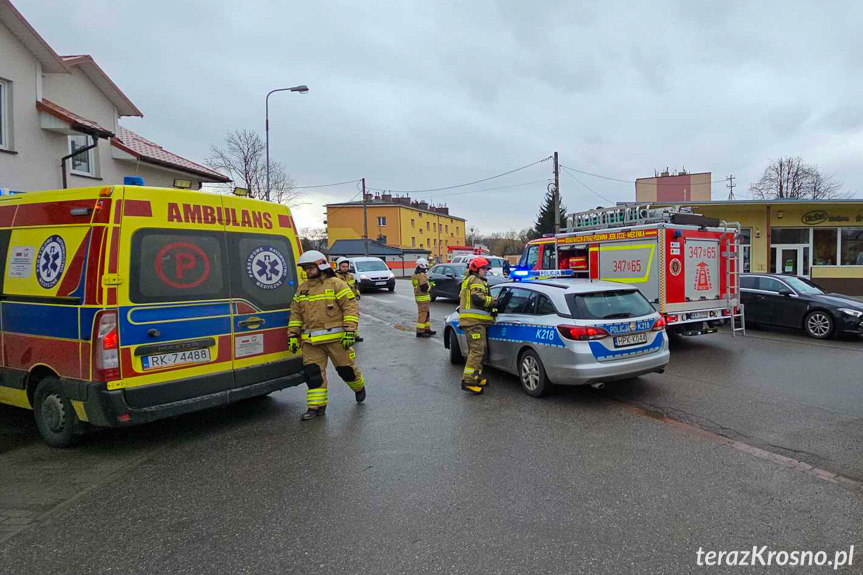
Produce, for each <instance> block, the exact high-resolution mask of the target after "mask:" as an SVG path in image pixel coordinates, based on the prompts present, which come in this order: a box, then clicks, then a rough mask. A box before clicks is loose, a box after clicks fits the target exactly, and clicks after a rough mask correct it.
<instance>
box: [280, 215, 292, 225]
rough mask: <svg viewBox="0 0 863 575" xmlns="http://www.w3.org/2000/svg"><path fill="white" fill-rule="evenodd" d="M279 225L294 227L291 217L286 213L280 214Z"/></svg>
mask: <svg viewBox="0 0 863 575" xmlns="http://www.w3.org/2000/svg"><path fill="white" fill-rule="evenodd" d="M279 227H280V228H292V227H293V226H292V225H291V218H290V217H288V216H286V215H285V214H279Z"/></svg>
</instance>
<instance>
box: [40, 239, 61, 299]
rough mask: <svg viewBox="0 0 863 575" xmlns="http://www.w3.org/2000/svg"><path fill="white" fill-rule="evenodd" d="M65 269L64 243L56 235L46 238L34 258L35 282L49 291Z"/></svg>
mask: <svg viewBox="0 0 863 575" xmlns="http://www.w3.org/2000/svg"><path fill="white" fill-rule="evenodd" d="M65 267H66V242H64V241H63V238H61V237H60V236H58V235H53V236H48V239H46V240H45V241H44V242H43V243H42V247H40V248H39V254H38V255H37V256H36V280H37V281H38V282H39V285H40V286H42V287H43V288H45V289H51V288H52V287H54V286H55V285H57V282H58V281H60V277H61V276H62V275H63V269H64V268H65Z"/></svg>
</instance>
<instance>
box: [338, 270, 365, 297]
mask: <svg viewBox="0 0 863 575" xmlns="http://www.w3.org/2000/svg"><path fill="white" fill-rule="evenodd" d="M336 277H337V278H339V279H340V280H342V281H343V282H345V283H346V284H348V287H349V288H351V291H352V292H354V295H359V293H360V288H358V287H357V280H356V279H354V274H352V273H351V272H340V271H337V272H336Z"/></svg>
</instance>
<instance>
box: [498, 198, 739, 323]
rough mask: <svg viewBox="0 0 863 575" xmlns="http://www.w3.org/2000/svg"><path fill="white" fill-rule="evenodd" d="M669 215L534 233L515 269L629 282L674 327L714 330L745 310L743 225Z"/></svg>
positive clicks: (522, 274)
mask: <svg viewBox="0 0 863 575" xmlns="http://www.w3.org/2000/svg"><path fill="white" fill-rule="evenodd" d="M701 217H702V216H694V215H690V214H685V217H679V218H678V219H681V220H683V221H687V222H697V221H698V218H701ZM669 219H670V220H671V221H667V222H653V223H650V224H644V225H627V226H623V227H621V226H614V227H609V228H597V229H586V230H579V231H573V232H566V233H561V234H558V235H556V236H553V237H544V238H540V239H536V240H532V241H530V242H528V243H527V245H526V246H525V249H524V252H523V254H522V257H521V261H520V262H519V265H518V266H517V267H516V268H515V270H514V271H513V273H512V276H513V277H514V278H516V279H527V278H531V277H543V276H549V275H572V276H575V277H583V278H591V279H596V280H605V281H616V282H621V283H626V284H630V285H633V286H635V287H637V288H638V289H639V291H641V293H642V294H643V295H644V296H645V297H646V298H647V299H648V300H649V301H650V302H651V303H652V304H653V305H654V307H655V308H656V310H657V311H659V312H660V313H662V314H664V316H665V318H666V320H667V322H668V330H669V331H670V332H674V333H680V334H682V335H699V334H703V333H712V332H715V331H717V329H718V327H719V326H721V325H723V324H725V323H727V321H728V320H729V319H731V318H732V317H740V313H741V310H742V306H739V297H740V296H739V291H738V283H739V282H738V281H737V277H738V275H737V274H738V269H739V261H738V257H737V256H738V252H739V249H738V248H739V245H738V242H739V227H738V226H737V225H736V224H726V225H721V226H717V225H698V224H697V223H694V224H684V223H675V222H674V221H673V219H674V218H669ZM705 222H708V223H710V224H716V223H718V222H712V221H709V220H706V219H705ZM737 331H740V330H737Z"/></svg>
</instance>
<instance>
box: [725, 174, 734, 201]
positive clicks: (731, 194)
mask: <svg viewBox="0 0 863 575" xmlns="http://www.w3.org/2000/svg"><path fill="white" fill-rule="evenodd" d="M725 181H727V182H728V183H727V184H725V187H726V188H728V189H729V190H730V191H729V192H728V201H729V202H730V201H733V200H735V199H737V198H735V197H734V176H728V177H726V178H725Z"/></svg>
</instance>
